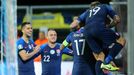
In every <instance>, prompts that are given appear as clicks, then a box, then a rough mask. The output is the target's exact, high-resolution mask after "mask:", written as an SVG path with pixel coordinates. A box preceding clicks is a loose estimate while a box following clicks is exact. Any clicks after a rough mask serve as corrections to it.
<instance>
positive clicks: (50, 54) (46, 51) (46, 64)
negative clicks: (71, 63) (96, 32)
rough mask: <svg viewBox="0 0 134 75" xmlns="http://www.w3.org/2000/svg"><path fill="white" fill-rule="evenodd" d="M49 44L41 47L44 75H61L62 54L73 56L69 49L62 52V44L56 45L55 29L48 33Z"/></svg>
mask: <svg viewBox="0 0 134 75" xmlns="http://www.w3.org/2000/svg"><path fill="white" fill-rule="evenodd" d="M47 39H48V43H46V44H43V45H41V50H40V52H39V53H40V54H41V63H42V75H61V60H62V59H61V58H62V54H63V53H65V54H68V55H72V53H73V51H72V50H70V49H69V48H65V49H64V50H62V51H61V50H60V44H59V43H56V40H57V33H56V31H55V30H54V29H49V30H48V33H47Z"/></svg>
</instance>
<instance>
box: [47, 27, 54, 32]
mask: <svg viewBox="0 0 134 75" xmlns="http://www.w3.org/2000/svg"><path fill="white" fill-rule="evenodd" d="M49 31H56V30H55V29H52V28H49V29H48V31H47V32H49Z"/></svg>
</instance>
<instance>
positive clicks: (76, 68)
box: [60, 27, 96, 75]
mask: <svg viewBox="0 0 134 75" xmlns="http://www.w3.org/2000/svg"><path fill="white" fill-rule="evenodd" d="M83 30H84V27H82V28H80V29H79V30H77V31H75V32H71V33H70V34H69V35H68V36H67V37H66V39H65V40H64V41H63V43H62V45H61V48H60V49H61V50H62V49H64V48H65V47H67V46H68V45H69V44H72V48H73V52H74V64H73V71H72V75H95V62H96V60H95V58H94V56H93V54H92V50H91V49H90V48H89V46H88V45H87V44H86V40H85V37H84V35H83Z"/></svg>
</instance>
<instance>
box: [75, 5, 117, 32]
mask: <svg viewBox="0 0 134 75" xmlns="http://www.w3.org/2000/svg"><path fill="white" fill-rule="evenodd" d="M107 15H109V16H110V17H111V18H113V17H114V16H115V15H116V13H115V11H114V10H113V8H112V7H111V5H107V4H99V5H97V6H95V7H94V8H89V9H88V10H86V11H85V12H84V13H82V14H81V15H80V16H79V18H78V21H80V22H84V23H85V29H87V28H88V29H89V28H90V29H91V28H105V27H106V26H105V21H106V18H107ZM88 29H87V30H88Z"/></svg>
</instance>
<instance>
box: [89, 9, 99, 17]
mask: <svg viewBox="0 0 134 75" xmlns="http://www.w3.org/2000/svg"><path fill="white" fill-rule="evenodd" d="M100 9H101V8H100V7H95V8H93V9H91V10H89V17H91V16H92V15H96V14H97V12H98V11H99V10H100Z"/></svg>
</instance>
